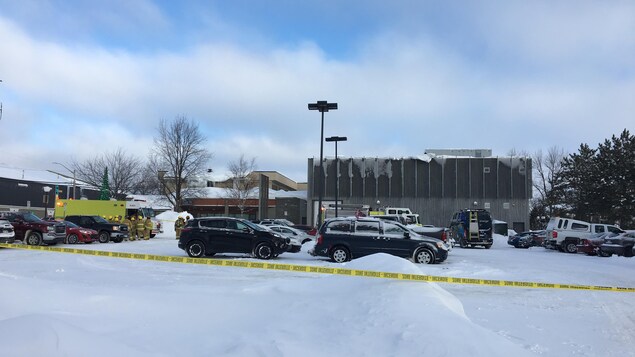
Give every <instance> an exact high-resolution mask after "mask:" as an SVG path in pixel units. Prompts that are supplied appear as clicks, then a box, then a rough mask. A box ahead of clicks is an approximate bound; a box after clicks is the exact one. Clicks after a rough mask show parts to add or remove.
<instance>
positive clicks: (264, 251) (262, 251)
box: [254, 243, 274, 260]
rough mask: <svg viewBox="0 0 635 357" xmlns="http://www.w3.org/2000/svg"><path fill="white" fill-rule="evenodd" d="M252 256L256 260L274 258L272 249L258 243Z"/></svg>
mask: <svg viewBox="0 0 635 357" xmlns="http://www.w3.org/2000/svg"><path fill="white" fill-rule="evenodd" d="M254 255H255V256H256V258H258V259H264V260H268V259H271V258H273V257H274V252H273V247H272V246H271V245H270V244H268V243H260V244H258V245H257V246H256V248H255V249H254Z"/></svg>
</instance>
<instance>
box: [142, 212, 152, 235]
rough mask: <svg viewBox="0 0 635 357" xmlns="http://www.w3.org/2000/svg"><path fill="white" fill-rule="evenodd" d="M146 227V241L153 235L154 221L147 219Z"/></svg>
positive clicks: (144, 233)
mask: <svg viewBox="0 0 635 357" xmlns="http://www.w3.org/2000/svg"><path fill="white" fill-rule="evenodd" d="M144 226H145V231H144V232H143V235H144V236H145V240H149V239H150V235H151V234H152V220H151V219H150V217H147V218H146V221H145V223H144Z"/></svg>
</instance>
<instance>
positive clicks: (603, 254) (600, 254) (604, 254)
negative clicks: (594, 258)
mask: <svg viewBox="0 0 635 357" xmlns="http://www.w3.org/2000/svg"><path fill="white" fill-rule="evenodd" d="M611 255H613V254H611V253H607V252H605V251H603V250H602V248H600V249H599V250H598V256H600V257H603V258H608V257H610V256H611Z"/></svg>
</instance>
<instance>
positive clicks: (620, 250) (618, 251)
mask: <svg viewBox="0 0 635 357" xmlns="http://www.w3.org/2000/svg"><path fill="white" fill-rule="evenodd" d="M634 249H635V232H625V233H622V234H620V235H617V236H615V237H610V238H606V239H605V240H604V243H603V244H602V245H601V246H600V252H601V254H606V255H607V256H611V255H613V254H615V255H620V256H625V257H632V256H633V250H634Z"/></svg>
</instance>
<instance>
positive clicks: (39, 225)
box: [0, 211, 66, 245]
mask: <svg viewBox="0 0 635 357" xmlns="http://www.w3.org/2000/svg"><path fill="white" fill-rule="evenodd" d="M0 218H2V219H5V220H7V221H9V222H11V225H12V226H13V230H14V232H15V240H20V241H23V242H25V243H26V244H28V245H42V244H57V243H63V242H64V238H66V226H64V225H63V224H61V223H58V222H49V221H44V220H42V219H41V218H40V217H38V216H36V215H34V214H33V213H31V212H21V211H18V212H0Z"/></svg>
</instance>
